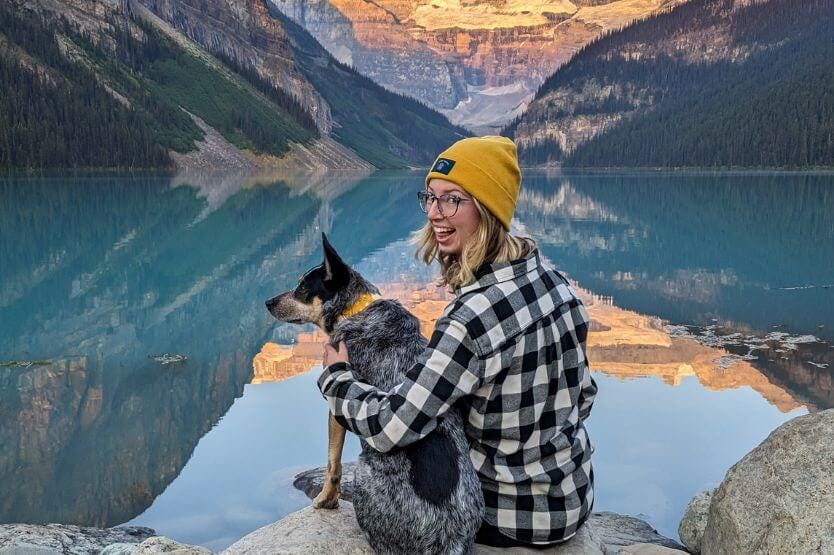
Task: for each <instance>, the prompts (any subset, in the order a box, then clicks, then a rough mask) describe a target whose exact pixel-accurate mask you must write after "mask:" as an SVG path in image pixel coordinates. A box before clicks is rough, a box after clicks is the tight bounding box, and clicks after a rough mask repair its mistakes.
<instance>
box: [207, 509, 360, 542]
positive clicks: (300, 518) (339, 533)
mask: <svg viewBox="0 0 834 555" xmlns="http://www.w3.org/2000/svg"><path fill="white" fill-rule="evenodd" d="M262 553H299V554H301V553H303V554H305V555H330V554H331V553H345V554H351V555H373V550H372V549H371V546H370V545H368V542H367V541H366V540H365V538H364V537H363V536H362V531H361V530H360V529H359V525H358V524H357V523H356V513H354V512H353V505H351V504H350V503H348V502H346V501H342V502H340V503H339V508H338V509H334V510H327V509H313V508H312V507H306V508H304V509H301V510H300V511H296V512H294V513H292V514H290V515H287V516H285V517H284V518H282V519H281V520H279V521H278V522H274V523H272V524H268V525H267V526H264V527H263V528H259V529H257V530H255V531H254V532H252V533H251V534H247V535H246V536H244V537H243V538H241V539H240V540H238V541H236V542H235V543H233V544H232V545H231V546H229V548H228V549H226V550H225V551H223V555H258V554H262Z"/></svg>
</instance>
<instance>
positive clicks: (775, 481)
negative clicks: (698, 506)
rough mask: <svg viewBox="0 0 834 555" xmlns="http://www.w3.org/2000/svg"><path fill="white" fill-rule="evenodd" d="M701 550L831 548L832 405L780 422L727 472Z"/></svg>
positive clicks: (815, 550) (833, 515)
mask: <svg viewBox="0 0 834 555" xmlns="http://www.w3.org/2000/svg"><path fill="white" fill-rule="evenodd" d="M701 552H702V553H704V554H706V555H711V554H713V553H715V554H723V553H774V554H776V553H792V554H801V553H834V409H832V410H826V411H821V412H818V413H816V414H808V415H805V416H800V417H798V418H794V419H793V420H790V421H788V422H786V423H785V424H783V425H781V426H780V427H779V428H777V429H776V430H775V431H774V432H773V433H771V434H770V435H769V436H768V437H767V439H765V440H764V441H763V442H762V443H761V444H760V445H759V446H758V447H756V448H755V449H753V450H752V451H751V452H750V453H748V454H747V455H746V456H745V457H744V458H743V459H741V461H739V462H738V463H736V464H735V465H734V466H733V467H732V468H731V469H730V470H729V471H728V472H727V475H726V477H725V478H724V481H723V482H722V483H721V485H720V486H719V487H718V489H717V490H716V491H715V494H714V495H713V498H712V503H711V504H710V508H709V517H708V519H707V527H706V530H705V531H704V536H703V540H702V543H701Z"/></svg>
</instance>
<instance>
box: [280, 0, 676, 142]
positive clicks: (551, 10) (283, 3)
mask: <svg viewBox="0 0 834 555" xmlns="http://www.w3.org/2000/svg"><path fill="white" fill-rule="evenodd" d="M269 1H270V2H271V3H272V4H273V5H274V6H275V7H276V8H278V9H279V10H280V11H281V12H283V13H285V14H286V15H287V16H289V17H290V18H291V19H293V21H295V22H297V23H299V24H300V25H302V26H303V27H304V28H305V29H307V30H308V31H309V32H310V33H311V34H312V35H313V36H314V37H316V39H318V40H319V42H321V44H322V45H324V46H325V47H326V48H327V49H328V50H329V51H330V52H331V53H332V54H333V55H334V56H336V58H338V59H339V60H340V61H341V62H343V63H345V64H348V65H351V66H352V67H354V68H356V69H357V70H358V71H359V72H360V73H362V74H363V75H367V76H369V77H371V78H372V79H373V80H374V81H376V82H377V83H380V84H382V85H384V86H385V87H386V88H388V89H390V90H394V91H397V92H401V93H403V94H408V95H410V96H413V97H415V98H418V99H420V100H422V101H423V102H426V103H428V104H430V105H431V106H434V107H436V108H438V109H441V110H442V111H443V113H445V114H447V115H448V116H449V118H450V119H451V120H452V121H453V122H455V123H458V124H460V125H465V126H467V127H469V128H471V129H473V130H475V131H477V132H488V131H493V132H494V131H496V130H498V129H499V128H500V127H501V126H502V125H503V124H505V123H507V122H508V121H510V120H511V119H512V118H513V117H515V116H516V115H518V114H519V113H520V112H521V111H522V110H523V108H524V106H525V105H526V103H527V102H528V101H529V100H530V99H531V98H532V96H533V92H534V91H535V90H536V88H537V87H538V86H539V85H540V84H541V83H542V81H543V80H544V79H545V78H546V77H547V76H548V75H550V74H551V73H553V71H554V70H555V69H556V68H558V67H559V66H561V65H562V64H564V63H565V62H566V61H567V60H568V59H569V58H570V57H571V56H572V55H573V54H574V53H576V52H577V51H578V50H579V49H580V48H581V47H582V46H583V45H585V44H587V43H588V42H589V41H591V40H593V39H594V38H596V37H598V36H599V35H600V34H601V33H604V32H606V31H609V30H612V29H619V28H621V27H623V26H624V25H626V24H628V23H630V22H631V21H633V20H635V19H640V18H643V17H646V16H648V15H650V14H652V13H655V12H657V11H658V10H663V9H666V8H668V7H670V6H673V5H675V4H677V3H679V1H680V0H615V1H606V0H572V1H571V0H542V1H538V2H525V1H521V0H487V1H479V2H472V1H465V0H410V1H404V0H269Z"/></svg>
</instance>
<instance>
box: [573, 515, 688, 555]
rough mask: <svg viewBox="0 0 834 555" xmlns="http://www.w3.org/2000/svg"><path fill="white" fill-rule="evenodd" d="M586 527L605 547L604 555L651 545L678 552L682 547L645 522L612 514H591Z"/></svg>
mask: <svg viewBox="0 0 834 555" xmlns="http://www.w3.org/2000/svg"><path fill="white" fill-rule="evenodd" d="M588 525H589V526H591V528H593V529H594V531H595V532H596V534H597V536H599V538H600V539H601V540H602V543H603V544H604V545H605V553H606V555H616V554H617V553H620V552H621V551H622V549H623V548H624V547H626V546H630V545H635V544H652V545H659V546H663V547H668V548H670V549H675V550H680V549H683V546H682V545H681V544H679V543H678V542H676V541H675V540H672V539H669V538H667V537H666V536H662V535H661V534H659V533H658V532H657V530H655V529H654V528H652V526H651V525H650V524H649V523H648V522H646V521H645V520H640V519H639V518H636V517H633V516H626V515H621V514H618V513H612V512H607V511H606V512H600V513H593V514H592V515H591V518H589V519H588Z"/></svg>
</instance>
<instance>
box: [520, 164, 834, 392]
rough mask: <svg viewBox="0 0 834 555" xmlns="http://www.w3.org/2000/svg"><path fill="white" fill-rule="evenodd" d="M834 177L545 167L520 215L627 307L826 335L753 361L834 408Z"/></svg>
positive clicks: (585, 280) (557, 258) (561, 260)
mask: <svg viewBox="0 0 834 555" xmlns="http://www.w3.org/2000/svg"><path fill="white" fill-rule="evenodd" d="M832 185H834V176H832V175H830V174H823V175H813V174H789V175H784V174H782V175H774V174H766V175H754V174H749V175H746V174H704V175H698V174H677V173H675V174H668V173H652V174H628V175H559V176H547V175H544V174H534V175H530V176H528V177H527V178H526V179H525V185H524V187H525V188H526V190H525V191H523V192H522V194H521V197H520V199H519V207H518V210H517V216H518V218H519V219H520V220H521V221H522V222H523V223H524V225H525V227H526V229H527V230H528V231H529V233H530V234H531V235H532V236H534V237H536V238H537V239H538V240H539V242H540V244H541V246H542V250H543V252H544V253H545V254H546V255H547V256H549V257H550V258H551V259H552V260H553V261H554V263H555V264H556V265H557V266H558V267H560V268H563V269H566V271H567V272H568V273H569V274H570V276H571V278H572V279H574V280H576V281H577V282H578V283H580V284H582V285H583V286H584V287H586V288H587V289H589V290H591V291H593V292H594V293H596V294H598V295H603V296H608V297H613V298H614V299H615V301H616V304H617V305H618V306H620V307H623V308H627V309H632V310H635V311H637V312H639V313H642V314H651V315H657V316H661V317H662V318H664V319H666V320H668V321H671V322H673V323H677V324H690V325H693V326H695V327H696V328H698V329H704V328H706V327H707V326H711V325H721V326H725V327H727V328H732V329H733V330H734V331H739V332H742V331H743V332H745V333H753V334H754V335H756V336H765V335H766V334H767V333H769V332H771V331H774V330H787V331H789V332H790V333H792V334H811V335H814V336H816V337H817V338H819V341H817V342H816V343H817V344H816V345H815V346H810V345H808V346H805V347H803V349H802V350H801V351H798V352H792V353H791V354H790V355H788V359H790V360H796V361H797V362H796V364H792V365H791V364H788V362H787V359H785V358H784V357H783V356H779V355H780V354H779V353H774V354H775V355H776V356H764V355H765V353H762V354H761V355H760V356H757V357H756V360H755V361H752V362H751V363H752V364H753V366H755V368H756V369H757V370H759V371H760V372H762V373H763V374H764V375H765V376H767V378H768V379H769V380H771V381H773V382H778V383H779V384H780V386H781V387H783V388H785V389H788V390H789V391H790V392H791V395H792V396H793V397H795V398H797V399H802V402H803V403H804V404H807V405H808V406H809V407H811V408H817V407H818V408H827V407H831V406H834V404H832V391H831V387H830V384H831V372H832V370H831V367H830V366H815V365H813V364H809V362H816V363H817V364H827V362H826V361H828V360H829V359H830V358H831V356H832V355H831V352H832V349H831V345H830V342H831V341H832V340H834V287H828V286H827V284H831V283H834V265H832V264H830V262H829V261H830V260H832V259H834V186H832ZM797 286H801V287H802V288H800V289H797V288H796V287H797ZM807 286H811V287H807ZM696 335H698V334H697V333H696ZM727 348H728V349H730V350H731V352H735V351H736V350H742V351H744V350H745V348H744V347H741V348H740V349H738V348H736V347H735V346H728V347H727ZM777 348H778V347H777ZM774 350H775V349H774ZM812 350H813V354H812V353H811V351H812ZM803 353H806V354H807V358H805V359H803V360H801V361H800V360H799V359H800V357H801V356H803ZM735 354H738V353H735ZM788 367H790V368H792V369H793V370H788ZM799 368H801V371H799ZM791 371H792V372H794V374H796V379H794V378H792V377H790V376H789V375H786V374H787V373H789V372H791Z"/></svg>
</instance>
